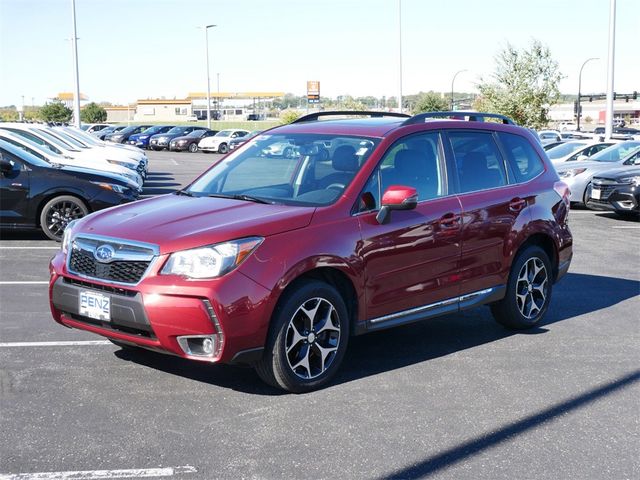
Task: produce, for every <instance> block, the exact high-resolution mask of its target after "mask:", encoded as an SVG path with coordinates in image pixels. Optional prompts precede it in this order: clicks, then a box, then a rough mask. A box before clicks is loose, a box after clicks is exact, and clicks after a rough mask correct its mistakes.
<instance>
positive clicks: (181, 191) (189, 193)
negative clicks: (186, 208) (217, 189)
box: [175, 190, 193, 197]
mask: <svg viewBox="0 0 640 480" xmlns="http://www.w3.org/2000/svg"><path fill="white" fill-rule="evenodd" d="M175 193H176V195H184V196H185V197H193V193H191V192H189V191H187V190H177V191H176V192H175Z"/></svg>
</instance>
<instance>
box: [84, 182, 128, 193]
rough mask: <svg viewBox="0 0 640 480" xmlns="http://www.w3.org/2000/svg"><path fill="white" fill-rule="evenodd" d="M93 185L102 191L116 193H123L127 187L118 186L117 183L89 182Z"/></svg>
mask: <svg viewBox="0 0 640 480" xmlns="http://www.w3.org/2000/svg"><path fill="white" fill-rule="evenodd" d="M91 183H93V184H94V185H98V186H99V187H100V188H102V189H104V190H109V191H111V192H116V193H125V192H126V191H127V187H123V186H122V185H118V184H117V183H105V182H91Z"/></svg>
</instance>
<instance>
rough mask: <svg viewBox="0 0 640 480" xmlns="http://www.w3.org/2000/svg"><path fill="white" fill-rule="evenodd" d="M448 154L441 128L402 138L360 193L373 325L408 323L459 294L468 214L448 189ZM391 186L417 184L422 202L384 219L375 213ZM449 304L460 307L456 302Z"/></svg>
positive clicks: (362, 250)
mask: <svg viewBox="0 0 640 480" xmlns="http://www.w3.org/2000/svg"><path fill="white" fill-rule="evenodd" d="M443 157H444V155H443V151H442V145H441V140H440V135H439V133H437V132H427V133H420V134H416V135H411V136H407V137H403V138H401V139H399V140H398V141H397V142H395V143H394V144H393V146H392V147H390V148H389V150H388V151H387V153H386V154H385V155H384V157H383V158H382V160H381V162H380V164H379V165H378V167H377V168H376V170H375V171H374V173H373V174H372V176H371V177H370V179H369V181H368V182H367V184H366V186H365V188H364V190H363V191H362V193H361V197H360V199H361V201H360V205H359V207H358V210H359V212H358V213H357V214H356V215H357V216H358V220H359V225H360V230H361V234H362V244H361V245H360V246H359V247H358V248H357V255H358V256H359V257H360V258H361V259H362V262H363V263H364V267H365V270H366V280H365V281H366V287H365V288H366V303H367V308H368V310H367V318H368V319H369V322H368V323H369V325H368V326H369V328H381V327H385V326H391V325H393V324H394V322H397V323H403V322H404V321H407V320H408V319H409V317H408V316H409V315H410V314H411V311H412V310H415V309H417V308H420V307H427V309H428V308H430V306H432V305H433V304H435V303H437V302H440V301H442V300H445V299H455V298H456V297H457V295H458V285H457V282H456V276H457V273H458V262H459V259H460V230H461V229H460V226H461V223H460V220H461V213H462V212H461V208H460V202H459V200H458V198H457V197H456V196H455V195H451V194H450V192H449V189H448V185H447V181H446V174H445V163H444V158H443ZM390 185H402V186H409V187H415V188H416V189H417V191H418V206H417V207H416V208H415V209H414V210H408V211H394V212H393V213H392V214H391V220H390V221H389V223H387V224H386V225H381V224H379V223H378V221H377V220H376V214H377V213H378V211H379V208H380V199H381V198H382V195H383V193H384V191H385V189H386V188H388V187H389V186H390ZM447 305H448V306H450V307H451V308H452V309H453V310H455V309H457V302H453V303H450V304H447ZM426 311H427V310H424V312H425V313H426ZM396 314H397V315H396ZM389 315H391V316H392V317H393V318H386V317H388V316H389Z"/></svg>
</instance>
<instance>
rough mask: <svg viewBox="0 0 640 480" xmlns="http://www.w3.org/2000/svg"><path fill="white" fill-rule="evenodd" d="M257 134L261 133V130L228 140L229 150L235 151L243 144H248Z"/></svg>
mask: <svg viewBox="0 0 640 480" xmlns="http://www.w3.org/2000/svg"><path fill="white" fill-rule="evenodd" d="M259 133H262V130H254V131H252V132H249V133H247V134H246V135H245V136H244V137H236V138H232V139H231V140H229V150H235V149H236V148H238V147H239V146H240V145H242V144H243V143H245V142H248V141H249V140H251V139H252V138H253V137H255V136H256V135H258V134H259Z"/></svg>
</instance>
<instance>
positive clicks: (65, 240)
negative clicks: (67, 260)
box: [60, 219, 78, 254]
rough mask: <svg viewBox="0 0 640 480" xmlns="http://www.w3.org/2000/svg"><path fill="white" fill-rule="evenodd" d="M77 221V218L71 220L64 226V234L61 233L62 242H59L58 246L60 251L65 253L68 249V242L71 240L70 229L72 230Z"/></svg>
mask: <svg viewBox="0 0 640 480" xmlns="http://www.w3.org/2000/svg"><path fill="white" fill-rule="evenodd" d="M76 223H78V219H76V220H71V221H70V222H69V223H67V226H66V228H65V229H64V234H63V235H62V243H61V244H60V248H61V249H62V253H64V254H66V253H67V251H68V250H69V242H70V241H71V230H73V226H74V225H75V224H76Z"/></svg>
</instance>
